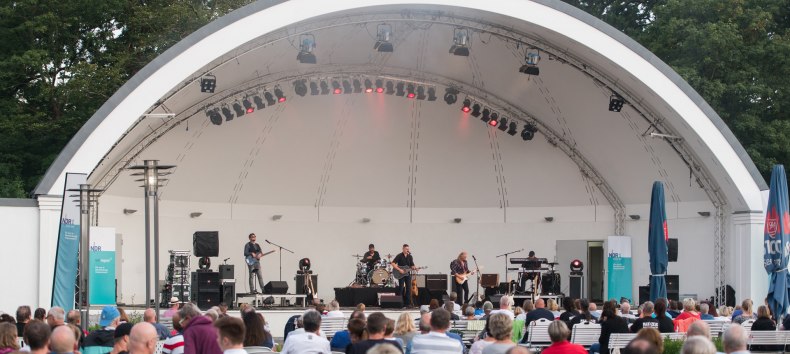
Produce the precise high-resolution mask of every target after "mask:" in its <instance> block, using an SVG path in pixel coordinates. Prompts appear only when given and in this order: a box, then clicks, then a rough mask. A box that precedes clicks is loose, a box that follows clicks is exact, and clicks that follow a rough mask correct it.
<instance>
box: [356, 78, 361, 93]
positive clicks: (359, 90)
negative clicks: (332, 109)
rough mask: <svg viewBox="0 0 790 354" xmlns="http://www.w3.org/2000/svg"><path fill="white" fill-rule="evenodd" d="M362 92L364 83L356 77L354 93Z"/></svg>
mask: <svg viewBox="0 0 790 354" xmlns="http://www.w3.org/2000/svg"><path fill="white" fill-rule="evenodd" d="M360 92H362V83H361V82H360V81H359V79H354V93H360Z"/></svg>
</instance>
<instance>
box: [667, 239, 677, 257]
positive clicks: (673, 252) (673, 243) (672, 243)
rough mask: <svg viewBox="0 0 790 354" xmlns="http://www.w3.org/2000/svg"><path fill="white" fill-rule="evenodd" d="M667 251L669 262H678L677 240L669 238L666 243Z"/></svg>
mask: <svg viewBox="0 0 790 354" xmlns="http://www.w3.org/2000/svg"><path fill="white" fill-rule="evenodd" d="M667 251H668V256H669V261H670V262H677V261H678V239H676V238H670V239H669V242H667Z"/></svg>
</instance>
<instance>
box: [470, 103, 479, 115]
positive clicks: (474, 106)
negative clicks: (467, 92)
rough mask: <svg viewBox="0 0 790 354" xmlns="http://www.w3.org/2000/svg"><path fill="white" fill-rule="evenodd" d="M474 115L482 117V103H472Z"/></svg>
mask: <svg viewBox="0 0 790 354" xmlns="http://www.w3.org/2000/svg"><path fill="white" fill-rule="evenodd" d="M472 116H474V117H480V104H479V103H475V104H473V105H472Z"/></svg>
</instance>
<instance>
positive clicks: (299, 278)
mask: <svg viewBox="0 0 790 354" xmlns="http://www.w3.org/2000/svg"><path fill="white" fill-rule="evenodd" d="M311 277H312V278H313V279H312V280H313V290H316V291H318V274H313V275H311ZM294 280H296V293H297V294H299V295H303V294H304V293H305V292H304V275H303V274H297V275H296V277H294Z"/></svg>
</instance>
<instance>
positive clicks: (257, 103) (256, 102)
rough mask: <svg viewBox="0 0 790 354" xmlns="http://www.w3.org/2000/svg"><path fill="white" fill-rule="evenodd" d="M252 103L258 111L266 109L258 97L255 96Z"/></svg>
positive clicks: (261, 99)
mask: <svg viewBox="0 0 790 354" xmlns="http://www.w3.org/2000/svg"><path fill="white" fill-rule="evenodd" d="M252 102H255V106H257V108H258V109H264V108H265V107H266V105H265V104H264V103H263V98H261V96H260V95H255V96H254V97H253V98H252Z"/></svg>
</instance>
